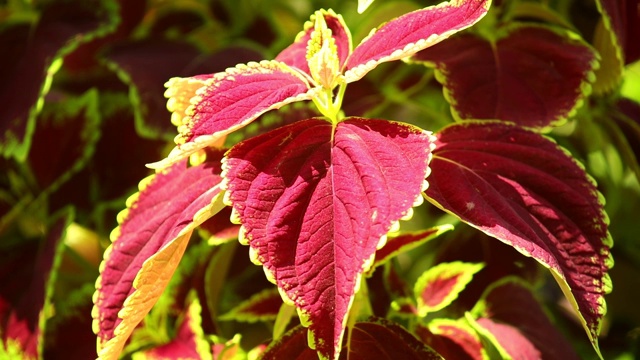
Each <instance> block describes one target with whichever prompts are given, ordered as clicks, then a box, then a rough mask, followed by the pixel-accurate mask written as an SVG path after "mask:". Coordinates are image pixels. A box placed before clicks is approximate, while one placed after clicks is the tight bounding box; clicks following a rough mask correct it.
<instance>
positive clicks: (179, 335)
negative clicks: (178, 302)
mask: <svg viewBox="0 0 640 360" xmlns="http://www.w3.org/2000/svg"><path fill="white" fill-rule="evenodd" d="M200 311H201V306H200V302H199V301H198V300H197V297H196V298H194V300H193V301H192V302H191V304H190V305H189V308H188V309H186V311H185V313H184V318H183V319H182V321H181V323H180V325H179V326H178V330H177V332H176V336H175V338H174V339H172V341H171V342H169V343H167V344H164V345H161V346H158V347H155V348H152V349H149V350H145V351H142V352H138V353H135V354H134V355H133V359H134V360H142V359H150V360H151V359H194V360H204V359H212V356H211V347H210V346H209V344H208V343H207V341H206V340H205V339H204V333H203V331H202V328H201V327H200V322H201V319H200Z"/></svg>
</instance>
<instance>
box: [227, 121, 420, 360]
mask: <svg viewBox="0 0 640 360" xmlns="http://www.w3.org/2000/svg"><path fill="white" fill-rule="evenodd" d="M334 126H335V127H334ZM430 142H431V141H430V135H429V134H427V133H425V132H423V131H422V130H420V129H418V128H415V127H413V126H410V125H405V124H400V123H393V122H388V121H380V120H368V119H361V118H347V119H345V120H344V121H342V122H340V123H338V124H337V125H332V124H331V123H329V122H327V121H325V120H322V119H309V120H305V121H301V122H297V123H294V124H292V125H289V126H285V127H282V128H279V129H276V130H273V131H271V132H269V133H267V134H264V135H261V136H258V137H254V138H251V139H249V140H246V141H244V142H242V143H239V144H238V145H236V146H235V147H233V148H232V149H231V150H230V151H229V152H228V154H227V157H226V158H225V160H224V164H225V165H224V168H225V173H224V176H225V181H226V183H225V185H226V187H227V190H228V192H227V194H228V199H226V200H228V201H229V202H230V203H231V204H232V205H233V208H234V211H235V212H236V213H237V218H238V219H239V220H240V222H241V224H242V230H241V234H242V237H243V239H241V240H242V241H245V242H247V243H248V244H249V245H250V246H251V252H252V254H253V260H254V261H255V262H256V263H260V264H262V265H263V267H264V269H265V272H266V273H267V274H268V275H269V277H270V280H271V281H273V282H275V283H276V284H277V285H278V287H279V288H280V290H281V293H282V294H283V295H284V296H285V300H286V301H287V302H289V303H292V304H295V305H296V307H297V308H298V310H299V313H300V314H301V316H302V321H303V324H307V325H308V326H309V328H310V329H311V331H312V334H313V339H314V340H315V342H313V343H311V345H312V347H315V349H316V350H317V351H318V354H319V355H320V356H321V357H324V358H331V359H333V358H335V357H336V356H337V354H338V353H339V352H340V344H341V339H342V334H343V331H344V320H345V317H346V315H347V313H348V311H349V306H350V305H349V304H350V302H351V299H352V298H353V295H354V292H355V291H357V288H358V283H359V282H360V276H361V274H362V272H363V271H365V270H367V268H369V267H370V265H371V263H372V260H373V255H374V254H375V251H376V248H377V247H378V246H379V245H381V244H382V242H381V241H383V240H381V239H382V238H383V237H384V236H385V235H386V233H387V232H388V231H389V229H391V227H392V226H393V225H394V223H396V222H397V221H398V220H400V219H401V218H402V217H403V216H405V215H407V214H408V213H409V211H410V209H411V207H412V205H413V204H414V202H415V201H416V198H418V197H419V196H420V191H421V189H422V188H423V186H424V185H425V180H424V179H425V176H426V174H427V162H428V160H429V156H430Z"/></svg>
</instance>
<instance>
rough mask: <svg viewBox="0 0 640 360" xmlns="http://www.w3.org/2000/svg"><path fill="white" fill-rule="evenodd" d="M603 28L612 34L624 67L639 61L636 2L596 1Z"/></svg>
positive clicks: (639, 49) (639, 27) (638, 24)
mask: <svg viewBox="0 0 640 360" xmlns="http://www.w3.org/2000/svg"><path fill="white" fill-rule="evenodd" d="M596 4H598V9H599V10H600V12H601V13H602V20H603V21H604V24H605V27H606V28H607V29H608V30H609V31H610V32H611V33H612V35H613V37H612V40H613V41H614V42H615V44H616V45H617V46H618V47H619V48H621V49H622V53H621V54H620V56H621V59H622V61H623V64H624V65H627V64H630V63H632V62H634V61H636V60H638V59H640V45H639V44H638V42H637V41H636V40H637V39H638V38H639V37H640V22H639V21H638V20H640V13H638V5H639V4H638V0H622V1H619V0H618V1H615V0H597V1H596Z"/></svg>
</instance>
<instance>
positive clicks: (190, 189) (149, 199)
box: [92, 158, 221, 359]
mask: <svg viewBox="0 0 640 360" xmlns="http://www.w3.org/2000/svg"><path fill="white" fill-rule="evenodd" d="M219 171H220V169H219V165H218V161H217V159H215V158H214V159H209V161H207V162H204V163H203V164H201V165H198V166H192V167H187V164H186V162H181V163H178V164H175V165H173V166H172V167H171V168H168V169H165V170H164V171H162V172H160V173H158V174H156V175H154V176H152V177H150V178H148V179H146V180H144V181H143V182H141V184H140V193H139V194H136V195H134V196H132V197H131V198H129V200H127V205H128V209H127V210H124V211H123V212H122V213H121V215H119V222H120V224H121V225H120V227H118V228H116V229H115V230H114V231H113V232H112V234H111V236H112V239H113V241H114V242H113V244H112V245H111V246H110V247H109V248H108V249H107V251H106V252H105V255H104V260H103V263H102V264H101V265H100V269H101V272H100V277H99V278H98V280H97V282H96V293H95V295H94V304H95V306H94V309H93V311H92V316H93V319H94V332H95V333H96V334H97V335H98V352H99V358H101V359H115V358H117V357H118V355H119V354H120V351H121V350H122V347H123V346H124V343H125V342H126V340H127V338H128V337H129V336H130V334H131V332H132V331H133V329H134V328H135V327H136V325H137V324H138V323H139V322H140V321H141V320H142V319H143V317H144V316H145V315H146V313H147V312H149V310H150V309H151V308H152V307H153V304H154V303H155V302H156V301H157V299H158V297H159V296H160V294H161V293H162V291H163V290H164V288H165V287H166V286H167V284H168V282H169V280H170V278H171V276H172V274H173V272H174V271H175V269H176V267H177V265H178V262H179V261H180V258H181V257H182V254H183V253H184V250H185V248H186V245H187V242H188V240H189V237H190V236H191V232H192V231H193V229H194V228H195V227H196V226H198V225H199V224H200V223H202V222H203V221H204V220H206V219H208V218H209V217H211V216H212V215H214V214H215V213H216V212H217V211H219V210H220V209H221V204H220V203H219V202H217V201H216V199H217V198H218V195H219V194H220V188H219V183H220V181H221V178H220V176H219V175H218V174H219ZM177 195H179V196H177Z"/></svg>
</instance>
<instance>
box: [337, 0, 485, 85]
mask: <svg viewBox="0 0 640 360" xmlns="http://www.w3.org/2000/svg"><path fill="white" fill-rule="evenodd" d="M490 4H491V1H490V0H452V1H449V2H443V3H441V4H439V5H435V6H430V7H427V8H424V9H421V10H416V11H414V12H411V13H408V14H405V15H403V16H400V17H398V18H396V19H393V20H391V21H389V22H388V23H385V24H384V25H382V26H381V27H380V28H378V29H377V30H376V31H375V32H373V33H372V34H370V35H369V36H368V37H366V38H365V39H364V40H362V42H361V43H360V44H359V45H358V46H357V47H356V48H355V49H354V50H353V53H352V54H351V56H350V57H349V59H348V60H347V65H346V70H347V71H346V73H345V77H346V78H347V82H353V81H356V80H358V79H360V78H362V77H363V76H364V75H365V74H366V73H367V72H369V71H371V70H372V69H373V68H375V67H376V66H377V65H378V64H380V63H382V62H387V61H393V60H399V59H402V58H405V57H408V56H411V55H413V54H415V53H416V52H418V51H420V50H423V49H426V48H427V47H429V46H432V45H434V44H437V43H438V42H440V41H442V40H444V39H446V38H447V37H449V36H451V35H452V34H454V33H456V32H458V31H460V30H463V29H466V28H468V27H470V26H472V25H473V24H475V23H476V22H478V21H479V20H480V19H481V18H482V17H483V16H484V15H485V14H486V13H487V11H488V10H489V6H490Z"/></svg>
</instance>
